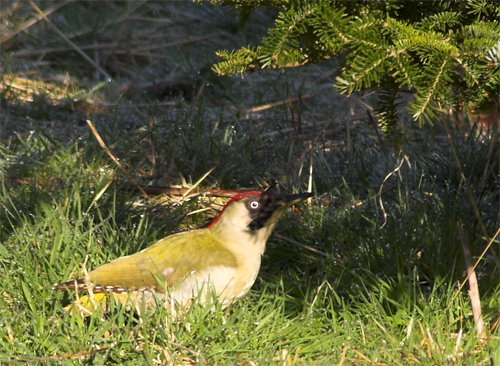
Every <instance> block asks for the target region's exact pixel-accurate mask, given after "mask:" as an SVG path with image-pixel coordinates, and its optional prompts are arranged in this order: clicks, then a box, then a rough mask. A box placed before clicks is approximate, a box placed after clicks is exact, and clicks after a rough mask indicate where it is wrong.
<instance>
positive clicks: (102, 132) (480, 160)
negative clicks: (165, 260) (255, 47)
mask: <svg viewBox="0 0 500 366" xmlns="http://www.w3.org/2000/svg"><path fill="white" fill-rule="evenodd" d="M2 6H3V11H4V14H3V15H2V17H1V19H2V27H3V31H2V35H4V34H8V35H10V34H14V31H15V29H17V28H15V26H17V27H21V26H23V25H24V26H26V28H25V31H24V32H21V33H19V34H18V35H17V36H16V35H12V37H10V38H9V40H3V41H2V42H3V44H2V46H3V47H4V50H7V51H9V52H10V54H7V52H5V53H3V54H2V69H1V70H2V79H1V84H0V88H1V90H2V96H1V103H2V104H1V107H2V113H1V115H0V138H1V140H0V278H1V280H0V340H1V341H0V364H42V363H43V364H49V365H59V364H61V365H63V364H72V365H73V364H83V365H101V364H102V365H104V364H106V365H112V364H120V365H143V364H144V365H151V364H171V365H178V364H187V365H219V364H220V365H235V364H236V365H332V364H334V365H500V344H499V335H500V334H499V327H498V321H499V319H500V282H499V281H498V278H500V273H499V272H500V264H499V256H498V253H500V245H499V241H498V239H496V241H494V243H493V245H492V246H491V247H489V248H488V250H487V251H486V255H485V256H483V257H482V258H479V255H480V254H481V252H482V251H483V250H484V249H485V248H486V245H487V244H488V242H489V241H490V240H491V239H492V237H493V235H494V234H495V232H496V231H497V229H498V227H499V213H500V207H499V202H500V200H499V193H498V192H499V189H498V187H499V183H498V174H497V173H498V171H499V162H498V161H499V159H498V156H499V151H498V141H497V139H498V137H497V136H498V135H496V134H494V133H493V132H490V133H487V134H478V133H476V132H477V131H474V130H468V131H466V132H464V130H463V129H458V128H453V129H452V133H451V135H452V136H451V141H453V143H454V147H455V148H456V153H457V156H458V160H459V162H460V167H458V166H457V163H456V161H455V156H454V153H453V149H452V148H451V145H450V140H449V139H448V138H447V137H446V134H445V133H444V130H443V129H442V128H440V127H439V126H442V124H438V125H436V126H435V127H433V128H431V127H428V126H427V127H424V128H422V129H419V128H416V127H414V126H411V125H409V122H405V123H406V126H407V129H408V130H409V133H408V134H407V135H406V136H407V137H406V140H405V141H404V142H403V153H404V156H405V157H406V159H407V160H406V161H404V162H403V164H402V165H401V167H400V169H399V170H398V171H397V172H395V173H394V174H392V175H390V176H389V178H387V180H385V181H384V178H385V177H386V176H387V175H388V174H389V173H390V172H391V171H392V170H394V169H395V168H396V167H397V166H398V162H399V161H397V160H398V159H400V158H401V157H396V158H392V157H391V156H390V154H387V147H386V146H382V145H381V144H380V141H379V140H378V138H377V136H376V134H375V132H374V130H373V126H372V125H371V124H370V122H369V121H368V120H366V119H364V117H363V118H362V117H359V116H358V117H355V118H350V122H348V123H347V124H346V121H345V119H346V114H347V111H349V103H351V106H352V105H354V106H355V110H356V113H357V114H356V113H355V115H366V113H365V110H364V109H363V110H361V109H359V108H360V105H361V103H358V101H361V100H362V101H363V102H366V103H369V102H370V97H363V96H357V97H352V99H351V102H347V101H346V100H345V99H342V97H341V96H338V95H336V94H335V93H334V92H333V90H332V89H331V78H333V76H332V75H334V72H335V66H336V65H335V61H331V62H330V63H326V64H322V65H313V66H310V67H308V68H302V69H296V70H290V71H287V72H286V73H280V72H266V73H261V74H252V75H248V76H247V77H246V78H245V79H243V80H241V79H238V78H233V79H220V80H219V79H218V78H216V77H215V76H213V75H210V73H209V72H208V69H207V65H208V68H209V66H210V65H211V63H212V62H214V61H215V58H214V56H213V52H214V51H215V50H216V49H219V48H224V47H232V46H233V45H234V43H246V42H252V41H254V40H255V39H258V36H259V35H260V34H263V33H265V29H266V24H268V22H269V19H270V17H271V15H272V14H266V13H264V12H262V13H259V14H256V15H254V19H253V21H254V23H253V24H254V25H255V26H254V28H251V27H249V26H248V25H247V26H246V28H244V29H242V30H238V27H237V22H236V20H235V18H234V14H232V13H228V12H227V11H225V10H223V9H220V8H214V7H211V6H209V5H208V4H203V5H199V4H191V3H185V2H180V3H173V2H172V3H170V2H168V3H167V2H163V3H162V2H145V3H136V2H127V3H120V2H109V3H107V4H106V6H105V7H103V8H102V9H101V12H102V13H100V15H102V16H99V17H92V14H95V9H93V8H92V7H93V5H92V4H90V3H88V4H87V3H84V2H71V1H70V2H69V3H68V4H67V6H66V7H65V6H62V7H61V8H60V9H56V10H55V11H54V13H53V14H57V15H58V16H57V17H56V16H53V15H52V17H51V18H50V19H51V20H52V21H53V22H54V23H55V24H56V25H57V26H58V27H60V28H61V29H62V30H63V33H64V34H65V35H66V37H68V39H72V40H73V41H74V43H75V44H76V45H77V46H78V47H81V49H83V50H85V51H86V52H90V53H92V52H93V53H92V55H93V56H92V57H93V58H94V61H96V60H97V61H98V62H100V65H101V67H103V68H105V69H106V70H107V72H108V73H110V74H111V77H112V82H111V83H107V82H105V77H104V76H103V75H102V74H99V72H98V71H96V69H95V68H94V66H93V65H91V64H90V63H88V62H86V61H85V60H84V59H83V58H81V57H80V56H78V54H77V53H76V52H74V53H73V52H72V51H68V50H64V51H60V50H59V49H65V47H67V42H65V41H64V39H62V38H61V36H60V35H58V34H56V33H54V32H53V31H52V30H51V28H50V27H49V26H48V25H47V23H44V22H43V21H38V22H35V23H34V24H31V25H29V24H30V23H28V22H29V20H30V19H31V18H30V16H31V15H32V14H34V12H35V10H34V9H33V7H30V6H29V3H19V4H18V5H15V6H14V5H12V7H8V6H6V5H2ZM38 6H39V7H43V6H44V3H43V2H42V3H40V4H39V5H38ZM43 10H45V11H46V10H48V9H47V8H44V9H43ZM138 19H142V20H138ZM9 22H10V23H9ZM138 23H139V24H140V25H138ZM9 27H11V28H9ZM4 30H5V32H4ZM42 32H45V34H44V37H39V36H38V35H39V34H42ZM213 34H219V35H218V36H216V37H214V36H213ZM174 35H175V37H174ZM200 35H205V36H207V35H208V36H207V37H205V38H203V39H198V38H199V37H201V36H200ZM97 36H99V37H97ZM127 37H129V38H128V40H129V48H128V53H127V52H122V51H123V48H120V47H117V48H114V52H110V53H109V54H106V53H104V51H102V52H103V53H102V54H99V53H98V52H101V51H99V50H103V49H104V50H106V49H109V48H110V46H109V45H108V43H109V42H118V44H121V43H119V42H121V41H123V42H125V40H127ZM174 38H175V39H174ZM173 40H175V41H176V42H177V43H176V44H175V45H169V44H171V43H172V42H173ZM165 44H167V45H165ZM99 45H108V46H107V48H104V47H103V48H99V47H98V46H99ZM158 45H162V47H158ZM111 48H112V47H111ZM58 50H59V51H58ZM44 52H45V53H44ZM167 54H168V55H169V57H166V55H167ZM40 55H45V56H44V57H41V56H40ZM68 55H70V56H71V57H70V58H68ZM104 56H106V57H104ZM68 60H72V62H68ZM97 61H96V62H97ZM23 65H27V66H26V68H23ZM102 80H104V82H101V81H102ZM156 80H162V83H156V84H155V81H156ZM179 80H188V83H187V85H188V87H187V89H186V88H184V89H183V88H181V87H180V86H179V85H180V84H179ZM157 84H160V85H161V86H162V91H161V93H158V90H151V87H152V86H153V85H157ZM130 85H133V86H134V89H133V92H132V93H130V92H129V90H130ZM174 86H175V87H174ZM181 86H182V85H181ZM184 87H185V85H184ZM179 88H180V90H181V93H180V94H178V91H179ZM153 89H154V88H153ZM190 90H192V91H193V92H191V91H190ZM318 90H319V91H320V92H319V93H317V91H318ZM174 91H175V93H174ZM313 92H314V93H316V94H315V95H314V96H312V97H308V98H305V96H307V95H310V94H314V93H313ZM186 93H187V94H186ZM190 93H191V94H190ZM289 96H290V98H291V99H292V100H295V102H293V103H292V107H293V113H292V112H291V109H290V108H289V105H288V97H289ZM298 96H304V98H303V100H302V104H301V106H300V107H299V105H298V99H299V97H298ZM271 105H275V106H274V107H271ZM358 112H359V113H358ZM332 115H334V116H335V118H333V119H332V117H331V116H332ZM87 119H88V120H90V121H91V122H92V124H93V125H94V126H95V128H96V130H97V132H98V134H99V136H101V137H102V139H103V141H104V142H105V144H106V146H107V147H108V148H109V150H110V152H111V154H112V155H113V156H114V157H115V158H116V159H117V160H118V161H119V163H120V166H118V165H117V164H116V163H115V162H114V161H113V160H112V159H111V158H110V156H109V155H108V154H107V153H106V151H105V150H104V149H103V147H102V146H101V144H99V142H98V141H97V139H96V135H95V134H94V133H93V132H92V131H91V130H90V128H89V126H88V124H87V123H86V122H85V120H87ZM299 119H300V120H301V121H302V131H301V133H297V132H296V130H297V124H298V121H299ZM443 122H445V121H443ZM294 125H295V127H294ZM346 125H347V126H348V127H349V128H350V134H349V139H350V140H348V137H347V131H346ZM213 167H215V169H214V170H213V172H212V173H211V174H209V175H208V176H207V177H206V178H205V179H203V180H202V182H201V183H200V186H199V188H200V189H201V190H203V189H209V188H222V189H243V188H257V187H263V186H265V184H266V183H267V182H269V181H272V180H277V181H279V183H280V187H281V189H288V190H295V191H300V190H305V189H307V187H308V184H309V179H310V178H311V179H312V184H313V188H314V190H315V191H316V197H315V198H314V199H313V200H312V202H311V203H310V204H304V205H300V206H298V207H297V209H296V210H294V211H293V212H292V210H290V212H288V213H287V215H286V217H285V218H284V219H282V220H281V221H280V223H279V225H278V227H277V229H276V231H275V234H279V235H273V236H272V237H271V239H270V240H269V242H268V247H267V251H266V253H265V255H264V257H263V263H262V267H261V272H260V274H259V277H258V279H257V282H256V283H255V285H254V286H253V288H252V290H251V291H250V293H249V294H248V295H247V296H246V297H244V298H243V299H241V300H240V301H238V302H237V303H236V304H234V305H233V306H232V307H231V308H229V309H225V310H222V309H221V308H220V307H219V306H214V307H213V308H203V307H201V306H193V307H192V308H191V309H190V310H189V311H188V312H187V313H185V314H184V316H183V317H182V318H180V319H172V318H171V317H170V316H169V314H168V311H167V309H164V308H159V309H155V310H151V309H148V310H145V309H139V311H135V312H134V311H127V310H126V309H124V308H119V307H117V308H116V309H115V310H114V311H112V312H110V313H109V314H106V315H105V316H101V315H99V314H94V315H93V316H91V317H89V318H87V319H84V320H82V319H81V318H78V317H76V316H74V315H71V314H66V313H65V312H64V311H63V307H64V306H65V305H67V304H68V303H69V302H70V301H71V300H72V299H74V298H75V295H74V294H65V293H62V292H58V291H54V290H53V289H52V286H53V284H55V283H58V282H62V281H66V280H68V279H71V278H74V277H77V276H81V275H82V271H83V267H85V268H88V269H92V268H95V267H96V266H98V265H100V264H102V263H106V262H108V261H110V260H112V259H114V258H117V257H119V256H122V255H126V254H130V253H134V252H136V251H138V250H140V249H143V248H145V247H146V246H148V245H149V244H151V243H153V242H154V241H156V240H158V239H159V238H162V237H164V236H166V235H169V234H170V233H172V232H175V231H177V230H179V229H189V228H193V227H196V226H197V225H198V224H201V223H202V222H204V221H205V220H206V219H207V218H209V217H210V216H211V215H213V214H214V213H213V212H214V209H217V208H220V207H221V204H222V203H223V200H222V199H220V198H216V197H210V196H205V195H199V194H198V195H190V196H188V197H186V198H182V197H161V196H160V197H158V196H155V195H149V196H147V197H146V196H143V195H142V194H141V193H140V192H137V191H136V190H134V189H130V187H135V185H136V184H141V185H143V186H148V185H160V186H171V185H178V186H184V187H193V185H194V183H195V182H197V181H198V180H199V179H200V178H201V177H203V176H204V175H205V173H207V172H208V171H210V170H211V169H212V168H213ZM310 169H312V172H311V170H310ZM461 172H463V174H464V177H465V180H464V179H463V178H462V176H461ZM466 182H467V184H468V185H469V186H470V187H471V191H472V197H473V200H474V202H475V204H476V205H477V207H478V210H479V213H480V216H479V217H478V216H477V215H476V214H475V213H474V208H473V206H472V204H471V201H470V199H469V198H468V195H467V189H466ZM381 187H382V189H381V191H380V192H381V195H379V189H380V188H381ZM379 198H380V199H381V202H380V201H379ZM381 203H382V205H381ZM382 207H383V209H382ZM384 213H385V215H386V217H385V218H384ZM459 225H460V226H461V227H463V229H464V232H465V233H466V235H467V238H468V240H469V242H470V246H471V249H472V254H473V257H474V259H475V260H477V261H478V265H477V267H476V273H477V275H478V278H479V290H480V296H481V306H482V312H483V318H484V320H485V322H486V335H487V339H486V340H485V341H482V340H479V339H478V337H477V335H476V330H475V322H474V318H473V316H472V310H471V301H470V298H469V296H468V291H467V289H468V287H467V286H468V285H467V284H466V285H465V286H464V287H463V288H462V289H460V290H459V289H458V285H459V284H460V283H462V282H463V281H464V280H465V278H466V270H465V265H464V254H463V250H462V244H461V239H460V235H459V228H458V226H459ZM293 241H296V242H299V243H302V244H305V245H308V246H309V247H312V248H313V249H316V250H318V251H320V252H314V251H312V250H307V249H304V248H302V247H298V246H296V245H293V244H292V242H293Z"/></svg>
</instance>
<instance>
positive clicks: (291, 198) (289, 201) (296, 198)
mask: <svg viewBox="0 0 500 366" xmlns="http://www.w3.org/2000/svg"><path fill="white" fill-rule="evenodd" d="M312 196H314V193H312V192H304V193H296V194H287V195H285V196H284V197H283V200H282V203H283V204H286V205H287V206H291V205H294V204H296V203H297V202H300V201H303V200H305V199H307V198H309V197H312Z"/></svg>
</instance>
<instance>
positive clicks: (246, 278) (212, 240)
mask: <svg viewBox="0 0 500 366" xmlns="http://www.w3.org/2000/svg"><path fill="white" fill-rule="evenodd" d="M312 195H313V194H312V193H300V194H288V195H287V194H280V193H274V194H273V193H269V192H267V191H266V192H260V191H248V192H243V193H240V194H238V195H236V196H235V197H233V198H232V199H231V200H230V201H229V202H228V203H227V204H226V205H225V206H224V208H223V209H222V210H221V212H220V213H219V215H218V216H217V217H216V218H215V219H214V220H213V221H212V222H211V223H210V224H209V225H208V226H207V227H206V228H203V229H198V230H192V231H186V232H181V233H178V234H173V235H170V236H167V237H166V238H164V239H161V240H160V241H158V242H156V243H155V244H153V245H152V246H150V247H148V248H146V249H144V250H142V251H140V252H138V253H135V254H133V255H128V256H125V257H121V258H118V259H115V260H114V261H112V262H110V263H107V264H104V265H102V266H100V267H98V268H96V269H94V270H93V271H91V272H89V273H88V274H87V275H86V278H85V279H79V280H73V281H68V282H65V283H62V284H59V285H58V288H59V289H60V290H74V291H77V294H78V293H80V291H83V292H88V295H84V296H79V297H78V299H77V301H75V302H74V303H73V304H71V305H69V306H68V307H67V308H66V310H67V311H74V310H79V311H80V313H82V314H86V313H91V312H92V311H93V310H94V309H96V308H97V306H99V305H102V308H105V307H106V305H107V304H106V301H107V299H108V295H109V294H110V293H112V294H113V299H114V301H115V302H116V301H117V300H118V301H120V302H121V303H122V304H124V305H127V306H141V305H145V306H150V305H156V304H157V303H158V300H162V299H166V300H168V301H167V302H166V303H169V304H174V303H176V304H178V306H181V307H183V308H186V307H187V306H189V304H190V303H191V301H192V300H193V299H194V298H195V297H197V296H199V297H198V299H199V301H200V302H201V303H202V304H207V303H208V302H209V301H211V299H212V298H213V295H214V294H215V295H216V296H217V298H218V299H219V301H220V302H221V303H222V306H223V307H226V306H228V305H230V304H231V303H233V302H234V301H236V300H238V299H240V298H241V297H242V296H244V295H245V294H246V293H247V292H248V290H249V289H250V287H252V285H253V283H254V281H255V279H256V277H257V274H258V272H259V269H260V262H261V256H262V254H263V253H264V250H265V248H266V241H267V238H268V237H269V235H270V234H271V232H272V230H273V229H274V227H275V226H276V222H277V221H278V218H279V217H280V216H281V215H282V214H283V212H284V211H285V209H286V208H287V207H290V206H291V205H293V204H295V203H297V202H299V201H301V200H304V199H306V198H308V197H311V196H312ZM102 308H101V309H102Z"/></svg>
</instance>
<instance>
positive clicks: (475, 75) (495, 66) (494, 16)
mask: <svg viewBox="0 0 500 366" xmlns="http://www.w3.org/2000/svg"><path fill="white" fill-rule="evenodd" d="M212 2H213V3H219V4H223V5H231V6H234V7H237V8H238V9H239V10H240V13H241V15H242V19H244V20H247V19H248V18H249V14H250V13H251V12H252V11H253V10H255V9H256V8H257V7H261V6H273V7H279V8H281V9H282V11H281V12H280V14H279V15H278V17H277V19H276V20H275V24H274V27H273V28H271V29H270V30H269V33H268V36H267V37H265V38H264V39H263V40H262V44H261V45H259V46H247V47H242V48H240V49H239V50H235V51H226V50H222V51H219V52H218V53H217V54H218V56H220V57H221V58H223V59H224V60H223V61H221V62H220V63H218V64H217V65H215V67H214V69H215V71H216V72H217V73H219V74H221V75H227V74H238V73H246V72H251V71H255V70H259V69H269V68H285V67H294V66H300V65H304V64H307V63H311V62H318V61H321V60H324V59H328V58H331V57H336V56H343V57H342V60H343V68H342V72H341V74H340V75H339V76H338V77H337V83H336V87H337V88H338V90H339V91H341V92H342V93H345V94H351V93H353V92H358V91H362V90H365V89H368V88H378V89H380V90H381V91H382V93H381V95H382V98H381V102H380V105H379V108H378V110H379V112H382V109H384V108H391V110H385V111H384V112H383V113H381V114H380V117H381V119H380V122H381V126H382V128H383V129H384V130H385V131H386V132H388V133H393V132H394V131H395V123H396V122H397V112H396V107H397V105H398V103H397V101H396V100H397V98H398V93H395V92H394V91H395V90H396V91H401V90H410V91H412V92H414V99H413V100H412V101H411V102H409V105H408V111H409V112H410V113H411V114H412V116H413V117H414V118H415V119H416V120H419V121H420V123H423V122H425V121H432V119H433V118H435V117H436V116H437V114H438V112H440V111H442V110H453V111H459V110H468V109H474V108H480V107H481V106H484V105H485V104H488V103H492V101H494V100H497V99H498V92H499V90H500V24H499V19H500V2H498V1H497V0H468V1H401V0H385V1H368V0H366V1H313V0H304V1H286V0H213V1H212ZM390 95H392V101H391V100H390V99H391V98H389V99H388V97H389V96H390Z"/></svg>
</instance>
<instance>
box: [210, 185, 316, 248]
mask: <svg viewBox="0 0 500 366" xmlns="http://www.w3.org/2000/svg"><path fill="white" fill-rule="evenodd" d="M312 196H313V194H312V193H298V194H283V193H270V192H267V191H248V192H242V193H240V194H238V195H236V196H234V197H233V198H232V199H231V200H229V202H228V203H227V204H226V205H225V206H224V208H223V209H222V210H221V212H220V213H219V215H218V216H217V217H216V218H215V219H214V220H213V221H212V223H210V225H209V226H208V227H207V229H209V230H211V231H212V232H214V234H217V235H224V236H225V237H226V239H231V238H234V240H238V238H243V237H245V238H247V240H249V241H250V242H253V243H254V244H255V245H257V246H258V247H259V248H258V249H259V250H260V253H261V254H262V253H263V252H264V249H265V244H266V241H267V238H268V237H269V235H271V232H272V231H273V229H274V227H275V226H276V223H277V221H278V219H279V218H280V216H281V215H282V214H283V213H284V212H285V210H286V209H287V208H288V207H290V206H292V205H293V204H295V203H297V202H300V201H302V200H304V199H306V198H309V197H312ZM241 249H244V250H245V249H246V250H249V249H250V248H241Z"/></svg>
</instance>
